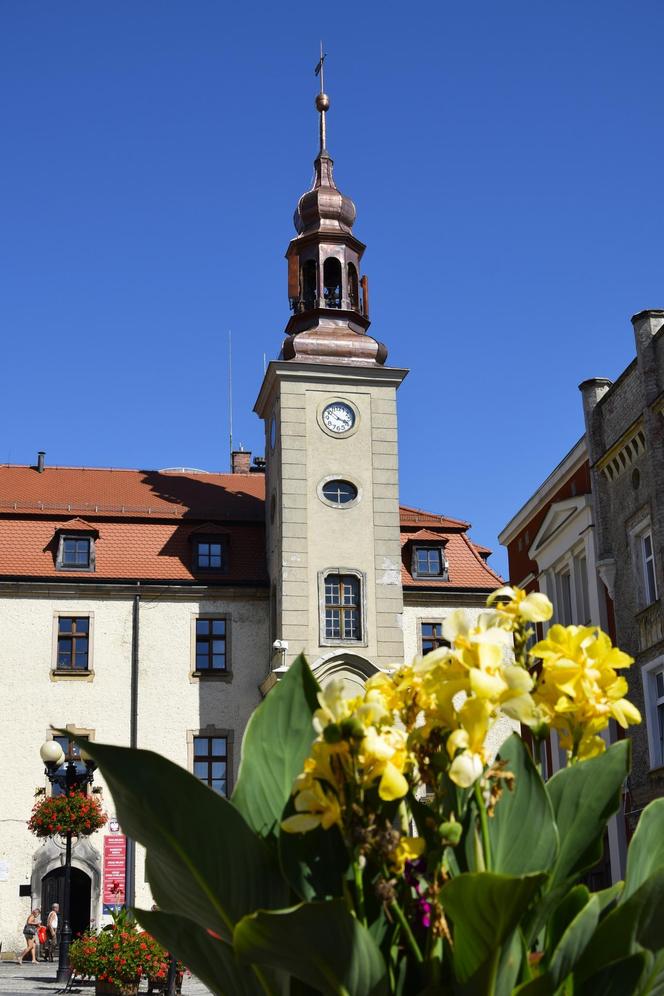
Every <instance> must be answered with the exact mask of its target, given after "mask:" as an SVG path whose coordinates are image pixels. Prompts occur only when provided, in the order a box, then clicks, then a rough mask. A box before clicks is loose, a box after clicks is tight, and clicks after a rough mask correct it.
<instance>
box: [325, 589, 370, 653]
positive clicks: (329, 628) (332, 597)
mask: <svg viewBox="0 0 664 996" xmlns="http://www.w3.org/2000/svg"><path fill="white" fill-rule="evenodd" d="M325 639H326V640H361V639H362V627H361V605H360V580H359V578H357V577H355V576H354V575H352V574H328V575H327V576H326V578H325Z"/></svg>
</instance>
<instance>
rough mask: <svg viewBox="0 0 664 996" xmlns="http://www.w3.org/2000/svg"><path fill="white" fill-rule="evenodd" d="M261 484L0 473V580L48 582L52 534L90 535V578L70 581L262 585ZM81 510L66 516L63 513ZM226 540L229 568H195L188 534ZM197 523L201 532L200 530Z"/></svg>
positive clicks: (177, 476)
mask: <svg viewBox="0 0 664 996" xmlns="http://www.w3.org/2000/svg"><path fill="white" fill-rule="evenodd" d="M264 496H265V478H264V476H263V475H262V474H191V473H173V472H168V473H165V472H163V471H150V470H106V469H98V468H83V467H47V468H46V469H45V470H44V472H43V473H41V474H40V473H38V471H37V470H36V469H34V468H32V467H15V466H0V576H4V577H7V576H10V577H16V576H20V577H33V578H36V577H39V578H41V577H51V578H56V577H57V578H60V579H66V580H67V581H69V582H71V581H72V580H73V574H75V572H71V571H67V572H66V573H64V572H61V571H56V569H55V557H56V554H57V549H56V548H57V541H56V531H58V530H63V529H70V528H71V529H72V531H76V530H79V529H81V528H84V527H86V528H87V529H88V530H89V529H91V528H92V529H95V530H98V531H99V537H98V539H97V540H96V543H95V555H96V566H95V572H94V574H83V573H81V574H80V575H79V574H75V577H76V579H77V580H80V581H87V582H94V581H100V580H155V581H160V580H163V581H185V582H186V581H199V582H201V583H206V584H207V583H211V584H214V583H215V582H216V583H224V584H238V583H242V584H250V583H257V584H261V585H263V584H265V583H266V582H267V569H266V563H265V529H264V513H265V499H264ZM72 512H74V513H83V514H84V515H85V521H84V522H83V523H82V520H81V518H80V517H77V518H75V519H72V516H71V513H72ZM222 523H223V528H224V531H225V533H226V534H227V536H228V550H229V557H228V571H227V572H226V573H223V574H216V573H214V572H209V571H195V570H192V567H193V551H192V543H191V542H190V536H191V534H192V533H193V532H198V534H199V535H200V534H201V532H213V531H214V532H216V531H218V530H219V528H220V525H221V524H222ZM201 526H202V527H203V529H202V530H201Z"/></svg>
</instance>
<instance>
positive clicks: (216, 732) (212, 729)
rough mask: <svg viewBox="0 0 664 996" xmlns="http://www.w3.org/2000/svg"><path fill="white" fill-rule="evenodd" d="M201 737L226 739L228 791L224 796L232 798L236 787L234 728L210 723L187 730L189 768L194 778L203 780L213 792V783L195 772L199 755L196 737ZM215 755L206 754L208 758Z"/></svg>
mask: <svg viewBox="0 0 664 996" xmlns="http://www.w3.org/2000/svg"><path fill="white" fill-rule="evenodd" d="M201 737H207V738H208V739H212V738H224V739H225V740H226V758H225V760H226V792H225V795H224V798H226V799H230V797H231V794H232V792H233V787H234V784H233V754H234V751H233V746H234V745H233V740H234V734H233V730H230V729H228V728H222V727H216V726H212V725H208V726H205V727H202V728H201V729H199V730H189V731H187V768H188V770H189V771H190V772H191V774H192V775H194V778H198V780H199V781H200V782H202V784H203V785H207V786H208V788H210V789H211V790H212V791H213V792H215V791H216V789H213V788H212V786H211V785H208V782H207V781H203V779H202V778H200V777H199V776H198V775H196V774H195V770H194V764H195V761H196V756H197V755H196V739H198V738H201ZM199 756H202V755H199ZM214 756H215V755H212V754H208V755H206V757H207V758H212V757H214ZM218 794H221V793H218Z"/></svg>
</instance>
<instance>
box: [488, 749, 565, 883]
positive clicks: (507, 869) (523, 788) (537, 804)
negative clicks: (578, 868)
mask: <svg viewBox="0 0 664 996" xmlns="http://www.w3.org/2000/svg"><path fill="white" fill-rule="evenodd" d="M499 758H500V760H502V761H505V762H506V763H507V766H506V770H507V771H511V772H512V774H513V775H514V776H515V786H514V789H513V791H511V792H509V791H507V790H504V791H503V794H502V796H501V798H500V799H499V801H498V804H497V805H496V809H495V813H494V816H493V818H492V819H490V820H489V836H490V839H491V855H492V861H493V871H495V872H500V873H502V874H504V875H528V874H530V873H532V872H539V871H548V870H549V869H550V868H551V866H552V865H553V863H554V861H555V859H556V855H557V853H558V831H557V830H556V825H555V822H554V818H553V807H552V805H551V802H550V800H549V797H548V795H547V793H546V789H545V788H544V782H543V781H542V778H541V776H540V774H539V772H538V771H537V769H536V768H535V765H534V764H533V762H532V760H531V757H530V754H529V752H528V749H527V747H526V745H525V744H524V742H523V740H522V739H521V737H520V736H518V735H517V734H516V733H513V734H512V736H511V737H510V738H509V739H508V740H506V741H505V743H504V744H503V745H502V747H501V748H500V754H499ZM533 827H536V828H537V830H536V832H535V833H533Z"/></svg>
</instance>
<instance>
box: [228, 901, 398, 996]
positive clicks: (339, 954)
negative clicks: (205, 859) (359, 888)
mask: <svg viewBox="0 0 664 996" xmlns="http://www.w3.org/2000/svg"><path fill="white" fill-rule="evenodd" d="M234 946H235V950H236V952H237V956H238V959H239V960H240V961H245V962H252V963H254V964H257V965H268V966H270V967H272V968H277V969H283V970H284V971H286V972H288V973H289V974H291V975H294V976H296V977H297V978H298V979H302V981H303V982H306V983H307V984H308V985H310V986H313V987H314V988H315V989H317V990H319V991H320V993H322V994H323V996H383V994H385V993H387V974H386V966H385V962H384V960H383V956H382V954H381V953H380V950H379V948H378V946H377V945H376V942H375V941H374V940H373V938H372V936H371V934H370V933H369V931H368V930H367V929H366V927H363V926H362V924H361V923H360V922H359V921H358V920H357V919H356V917H354V916H352V914H351V913H350V912H349V910H348V907H347V906H346V903H345V902H344V901H343V900H341V899H332V900H330V901H329V902H323V903H303V904H302V905H300V906H294V907H292V908H291V909H285V910H277V911H272V912H264V911H263V910H259V911H258V912H257V913H253V914H251V915H250V916H245V917H244V918H243V919H242V920H241V921H240V923H238V925H237V926H236V928H235V934H234Z"/></svg>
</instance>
